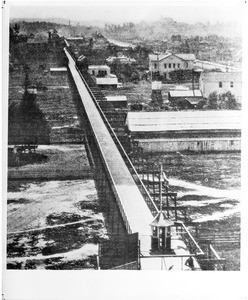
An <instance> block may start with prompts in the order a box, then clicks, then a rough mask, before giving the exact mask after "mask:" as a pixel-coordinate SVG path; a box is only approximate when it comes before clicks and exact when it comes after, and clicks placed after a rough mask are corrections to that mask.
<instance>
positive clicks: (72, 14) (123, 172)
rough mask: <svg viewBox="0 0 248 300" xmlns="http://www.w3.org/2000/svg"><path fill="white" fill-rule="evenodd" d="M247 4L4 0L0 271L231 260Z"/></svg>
mask: <svg viewBox="0 0 248 300" xmlns="http://www.w3.org/2000/svg"><path fill="white" fill-rule="evenodd" d="M246 6H247V4H246V1H240V2H238V1H237V3H236V4H235V2H234V1H233V2H231V4H230V3H229V5H228V4H227V5H223V4H222V5H218V3H214V4H213V3H212V2H211V4H208V3H207V2H203V3H202V4H201V5H200V4H199V5H195V4H194V5H193V3H191V2H190V1H184V2H183V3H182V2H176V1H175V3H174V4H173V3H172V2H169V4H168V3H167V4H166V1H165V2H156V1H155V2H152V1H150V2H149V1H137V2H135V1H133V2H131V1H125V2H121V1H117V2H114V1H112V2H111V1H99V2H97V1H92V2H89V1H81V2H70V1H68V2H63V1H61V2H59V1H50V2H49V3H48V2H42V1H34V2H31V1H30V2H28V1H26V2H25V1H24V2H21V1H20V2H16V1H13V2H11V1H6V2H5V1H4V2H3V4H2V8H3V9H2V14H3V46H4V47H3V55H4V57H5V58H6V60H4V63H3V72H5V73H3V74H6V76H3V89H5V92H4V94H3V98H2V102H3V108H4V109H3V117H4V118H3V124H5V125H4V126H3V128H6V131H5V133H6V134H5V138H6V144H5V143H4V139H3V148H4V150H3V152H4V153H5V154H6V156H5V157H6V162H5V165H6V170H5V173H6V174H5V175H4V176H5V177H6V186H4V185H3V192H4V189H6V190H5V196H6V197H3V199H2V200H3V201H2V202H3V203H2V205H3V207H4V209H3V220H4V221H5V222H4V223H3V233H4V234H3V239H4V240H5V242H4V247H3V248H4V250H3V269H4V270H5V272H4V273H3V274H5V273H6V274H10V273H11V274H12V272H13V274H19V275H18V276H20V277H21V276H22V275H21V274H24V275H23V276H25V274H26V273H30V272H31V274H33V275H31V276H36V273H37V272H41V273H42V272H44V273H45V274H49V276H50V275H51V276H52V275H53V274H55V272H58V271H60V272H59V273H60V274H61V271H63V272H62V273H63V274H67V273H68V272H71V271H73V273H77V272H79V271H84V273H83V274H88V273H87V272H88V271H91V272H90V273H89V274H90V276H91V277H92V278H93V277H94V276H95V274H102V273H101V271H103V270H104V271H108V272H107V273H106V272H105V273H104V274H109V273H111V276H114V277H116V276H118V274H123V273H124V274H136V275H137V276H139V275H138V274H142V273H143V272H142V271H148V270H149V272H150V274H153V272H151V271H159V273H158V272H156V274H159V275H158V276H163V278H164V279H163V280H164V281H166V280H167V279H166V278H167V277H168V278H169V277H170V276H172V277H173V276H175V275H173V274H178V276H181V277H180V278H187V277H188V276H197V277H200V276H201V275H202V274H203V273H206V271H211V274H214V275H213V276H217V275H215V274H227V273H229V274H237V273H240V271H241V270H242V260H241V252H242V251H241V250H242V243H241V240H242V234H241V228H242V226H241V224H244V223H243V220H242V210H241V207H242V203H241V198H242V197H241V195H242V193H241V181H242V178H241V156H242V153H243V150H242V151H241V148H242V145H243V141H242V138H243V128H242V124H243V122H242V118H243V107H244V103H243V102H244V99H243V98H244V94H243V86H244V82H242V65H243V55H244V52H245V51H244V49H243V39H244V34H243V33H244V30H243V28H244V24H243V19H244V12H243V11H244V10H245V8H246ZM4 67H5V69H4ZM4 70H5V71H4ZM243 78H244V77H243ZM4 95H6V97H5V96H4ZM3 160H4V159H3ZM3 173H4V171H3ZM4 176H3V177H4ZM116 270H120V271H125V272H117V273H116V272H114V273H112V271H116ZM131 270H132V272H129V271H131ZM127 271H128V272H127ZM133 271H141V272H138V273H137V272H133ZM163 271H165V272H163ZM167 271H170V273H166V272H167ZM171 271H174V272H172V273H171ZM197 271H198V272H201V271H203V273H200V274H199V273H198V275H195V272H197ZM234 271H235V272H234ZM99 272H100V273H99ZM149 272H148V274H147V275H148V276H149ZM185 272H186V273H185ZM192 272H193V273H194V275H190V274H191V273H192ZM207 273H208V274H210V273H209V272H207ZM37 274H38V273H37ZM56 274H57V273H56ZM77 274H78V273H77ZM80 274H81V273H80ZM113 274H116V275H113ZM161 274H163V275H161ZM179 274H180V275H179ZM182 274H184V275H182ZM3 276H5V275H3ZM16 276H17V275H16ZM84 276H85V275H84ZM96 276H98V275H96ZM131 276H132V275H131ZM182 276H184V277H182ZM223 276H225V275H223ZM234 276H235V275H234ZM86 277H87V276H86ZM174 278H175V277H174ZM216 278H217V277H216ZM3 279H4V278H3ZM150 280H152V278H150ZM181 280H183V279H181ZM151 284H153V285H154V286H153V288H156V283H155V282H154V283H151ZM178 285H180V283H179V282H178ZM9 286H11V283H9ZM82 287H83V286H82ZM164 288H165V289H166V288H168V286H167V287H164ZM164 288H163V287H161V289H164ZM192 289H193V290H194V284H192ZM3 290H4V288H3ZM3 295H5V296H3V297H6V298H3V299H6V300H9V299H10V298H8V297H7V296H6V294H5V293H4V292H3ZM11 299H12V298H11ZM16 299H19V298H16ZM20 299H21V298H20ZM22 299H24V298H22ZM28 299H29V298H28ZM35 299H36V298H35ZM39 299H41V298H39ZM42 299H43V298H42ZM46 299H55V298H46ZM56 299H62V298H56ZM63 299H64V298H63ZM67 299H74V298H70V297H69V296H68V298H67ZM81 299H82V298H81ZM85 299H91V298H90V297H88V298H87V297H86V298H85ZM92 299H93V298H92ZM94 299H95V298H94ZM102 299H105V297H104V298H102ZM106 299H112V298H108V297H106ZM120 299H122V298H120ZM123 299H124V298H123ZM126 299H131V298H128V297H127V298H126ZM136 299H140V298H139V297H138V298H136ZM147 299H149V298H147ZM168 299H172V298H168ZM173 299H174V298H173ZM175 299H179V298H175ZM180 299H183V298H180ZM185 299H188V298H185ZM191 299H195V298H191ZM197 299H200V298H197ZM202 299H205V298H202ZM208 299H213V300H214V299H215V298H208ZM216 299H221V298H216ZM223 299H226V298H223ZM228 299H229V298H228ZM232 299H234V298H232ZM236 299H246V298H241V297H240V298H239V297H237V298H236Z"/></svg>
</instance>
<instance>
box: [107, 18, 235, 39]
mask: <svg viewBox="0 0 248 300" xmlns="http://www.w3.org/2000/svg"><path fill="white" fill-rule="evenodd" d="M104 33H105V34H106V35H110V36H112V37H116V38H117V37H118V38H119V39H123V40H133V39H148V40H152V39H165V38H169V37H171V36H172V35H177V34H180V35H182V36H186V37H189V36H208V35H219V36H223V37H230V38H234V37H240V36H241V28H239V27H238V26H237V25H235V24H232V23H220V22H217V23H214V24H212V23H209V22H207V23H201V22H198V23H195V24H188V23H185V22H177V21H175V20H174V19H172V18H161V19H160V20H158V21H155V22H146V21H143V22H140V23H138V24H134V23H132V22H129V23H124V24H123V25H115V24H106V25H105V28H104Z"/></svg>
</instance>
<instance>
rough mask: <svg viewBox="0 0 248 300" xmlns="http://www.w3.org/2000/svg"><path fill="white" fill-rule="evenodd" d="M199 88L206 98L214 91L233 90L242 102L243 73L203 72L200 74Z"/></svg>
mask: <svg viewBox="0 0 248 300" xmlns="http://www.w3.org/2000/svg"><path fill="white" fill-rule="evenodd" d="M199 88H200V90H201V91H202V94H203V97H205V98H207V97H208V96H209V94H211V93H213V92H216V93H217V94H223V93H226V92H231V93H232V94H233V95H234V96H235V98H236V99H237V100H238V101H239V102H241V100H242V74H241V72H225V73H223V72H203V73H202V74H201V76H200V80H199Z"/></svg>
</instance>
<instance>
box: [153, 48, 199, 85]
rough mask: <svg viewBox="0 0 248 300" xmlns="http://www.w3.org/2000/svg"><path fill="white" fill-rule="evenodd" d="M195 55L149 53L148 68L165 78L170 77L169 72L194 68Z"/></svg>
mask: <svg viewBox="0 0 248 300" xmlns="http://www.w3.org/2000/svg"><path fill="white" fill-rule="evenodd" d="M195 60H196V58H195V55H194V54H191V53H186V54H184V53H178V54H173V53H165V54H150V55H149V70H150V71H151V72H152V73H157V72H158V73H159V75H161V76H164V77H165V79H170V75H169V74H170V72H171V71H175V70H192V69H193V68H194V61H195Z"/></svg>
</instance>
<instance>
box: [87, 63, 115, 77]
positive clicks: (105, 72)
mask: <svg viewBox="0 0 248 300" xmlns="http://www.w3.org/2000/svg"><path fill="white" fill-rule="evenodd" d="M88 73H89V74H90V75H93V76H100V77H105V76H109V75H110V67H109V66H107V65H90V66H89V67H88Z"/></svg>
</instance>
